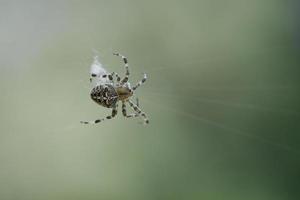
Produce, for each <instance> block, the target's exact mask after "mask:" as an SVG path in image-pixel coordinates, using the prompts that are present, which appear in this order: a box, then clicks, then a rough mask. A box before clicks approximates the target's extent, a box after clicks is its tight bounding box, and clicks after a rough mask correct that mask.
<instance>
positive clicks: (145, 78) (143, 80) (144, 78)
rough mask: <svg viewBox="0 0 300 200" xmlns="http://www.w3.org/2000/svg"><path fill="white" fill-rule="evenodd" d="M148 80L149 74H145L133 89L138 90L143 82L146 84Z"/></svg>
mask: <svg viewBox="0 0 300 200" xmlns="http://www.w3.org/2000/svg"><path fill="white" fill-rule="evenodd" d="M146 80H147V74H144V77H143V79H142V80H140V81H139V82H138V83H137V84H136V85H135V86H133V87H132V90H136V89H137V88H138V87H140V86H141V85H142V84H144V83H145V82H146Z"/></svg>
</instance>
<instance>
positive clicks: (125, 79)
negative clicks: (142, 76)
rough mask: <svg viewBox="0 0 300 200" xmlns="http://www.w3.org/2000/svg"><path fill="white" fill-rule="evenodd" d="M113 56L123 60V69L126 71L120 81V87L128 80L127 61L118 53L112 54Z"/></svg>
mask: <svg viewBox="0 0 300 200" xmlns="http://www.w3.org/2000/svg"><path fill="white" fill-rule="evenodd" d="M113 55H115V56H120V57H121V58H122V59H123V62H124V64H125V69H126V73H125V77H124V78H123V79H122V80H121V85H123V84H124V83H126V82H127V81H128V78H129V74H130V73H129V65H128V61H127V58H126V57H125V56H123V55H121V54H119V53H114V54H113Z"/></svg>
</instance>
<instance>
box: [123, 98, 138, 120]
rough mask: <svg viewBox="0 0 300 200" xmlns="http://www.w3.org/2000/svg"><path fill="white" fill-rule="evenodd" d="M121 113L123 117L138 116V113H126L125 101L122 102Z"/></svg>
mask: <svg viewBox="0 0 300 200" xmlns="http://www.w3.org/2000/svg"><path fill="white" fill-rule="evenodd" d="M122 113H123V115H124V117H126V118H132V117H138V116H139V114H138V113H131V114H129V115H128V114H127V111H126V104H125V101H123V102H122Z"/></svg>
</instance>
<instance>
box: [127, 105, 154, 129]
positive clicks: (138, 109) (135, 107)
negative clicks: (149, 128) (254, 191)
mask: <svg viewBox="0 0 300 200" xmlns="http://www.w3.org/2000/svg"><path fill="white" fill-rule="evenodd" d="M128 103H129V105H130V107H131V108H132V109H133V110H134V111H135V112H137V113H138V115H140V116H142V117H143V118H144V124H149V119H148V117H147V115H146V114H145V113H144V112H143V111H142V110H141V109H140V108H139V107H138V106H137V105H136V104H134V103H133V102H132V101H131V100H128Z"/></svg>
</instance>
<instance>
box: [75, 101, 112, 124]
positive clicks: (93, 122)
mask: <svg viewBox="0 0 300 200" xmlns="http://www.w3.org/2000/svg"><path fill="white" fill-rule="evenodd" d="M117 114H118V104H116V105H115V106H114V107H113V109H112V112H111V115H109V116H107V117H105V118H102V119H96V120H94V121H80V123H82V124H97V123H99V122H102V121H104V120H105V119H112V118H114V117H115V116H116V115H117Z"/></svg>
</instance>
